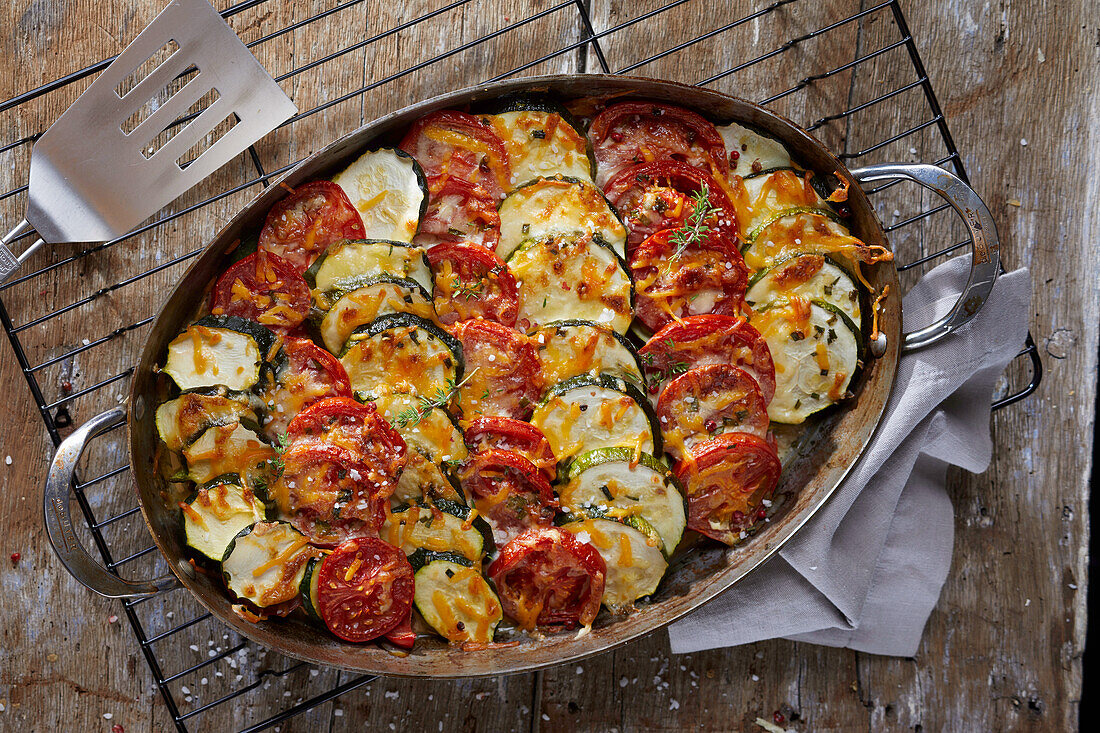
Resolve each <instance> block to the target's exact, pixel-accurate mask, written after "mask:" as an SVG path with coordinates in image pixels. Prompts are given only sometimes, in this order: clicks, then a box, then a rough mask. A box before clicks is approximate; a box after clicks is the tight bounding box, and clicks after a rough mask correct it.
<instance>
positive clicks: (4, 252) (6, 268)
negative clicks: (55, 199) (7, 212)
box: [0, 219, 45, 284]
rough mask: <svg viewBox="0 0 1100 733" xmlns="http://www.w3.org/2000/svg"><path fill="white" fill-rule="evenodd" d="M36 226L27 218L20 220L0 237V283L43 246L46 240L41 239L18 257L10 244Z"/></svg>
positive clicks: (6, 279) (5, 280)
mask: <svg viewBox="0 0 1100 733" xmlns="http://www.w3.org/2000/svg"><path fill="white" fill-rule="evenodd" d="M33 230H34V228H33V227H32V226H31V225H30V224H28V223H27V220H26V219H24V220H23V221H21V222H19V223H18V224H16V225H15V228H14V229H12V230H11V231H10V232H8V233H7V234H6V235H4V238H3V239H0V284H3V283H6V282H7V281H8V278H10V277H11V276H12V275H14V274H15V273H16V272H17V271H18V270H19V268H20V266H22V264H23V263H24V262H25V261H26V260H27V258H28V257H30V256H31V255H32V254H33V253H34V252H35V250H37V249H38V248H39V247H41V246H42V245H43V244H45V242H43V241H42V240H41V239H39V240H38V241H37V242H35V243H34V244H32V245H31V246H30V247H28V248H27V251H25V252H24V253H23V254H21V255H19V256H18V257H16V256H15V255H14V254H13V253H12V251H11V250H10V249H8V244H10V243H11V242H13V241H14V240H16V239H18V238H19V237H22V236H24V235H25V234H28V233H29V232H31V231H33Z"/></svg>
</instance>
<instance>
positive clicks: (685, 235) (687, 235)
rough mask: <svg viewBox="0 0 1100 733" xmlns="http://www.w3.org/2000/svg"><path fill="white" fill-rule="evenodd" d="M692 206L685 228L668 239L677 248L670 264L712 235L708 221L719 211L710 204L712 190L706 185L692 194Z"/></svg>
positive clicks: (670, 259) (682, 227) (681, 228)
mask: <svg viewBox="0 0 1100 733" xmlns="http://www.w3.org/2000/svg"><path fill="white" fill-rule="evenodd" d="M691 205H692V208H691V213H690V214H688V218H687V219H686V220H685V221H684V224H683V226H681V227H680V228H679V229H677V230H676V231H675V232H673V233H672V235H671V236H670V237H669V238H668V241H669V243H670V244H672V245H674V246H675V247H676V251H675V252H673V253H672V256H671V257H669V262H670V263H671V262H674V261H676V260H678V259H680V257H681V256H682V255H683V254H684V252H685V251H686V250H687V248H688V247H690V246H691V245H693V244H696V243H697V242H701V241H703V238H704V237H705V236H706V235H707V234H709V233H710V224H708V223H707V221H708V220H709V219H710V218H711V217H712V216H713V215H714V214H715V213H716V212H717V211H718V207H717V206H713V205H711V203H710V188H709V187H707V186H706V185H704V186H703V187H702V188H700V189H699V190H698V191H696V192H695V193H694V194H692V196H691Z"/></svg>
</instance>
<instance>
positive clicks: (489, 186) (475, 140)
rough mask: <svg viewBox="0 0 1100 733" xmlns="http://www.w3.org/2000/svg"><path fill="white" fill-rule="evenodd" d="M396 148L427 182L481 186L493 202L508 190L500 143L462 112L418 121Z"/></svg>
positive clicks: (505, 156) (505, 160) (508, 172)
mask: <svg viewBox="0 0 1100 733" xmlns="http://www.w3.org/2000/svg"><path fill="white" fill-rule="evenodd" d="M398 147H400V148H401V149H402V150H404V151H405V152H406V153H408V154H409V155H411V156H412V157H414V158H416V162H417V163H420V167H421V168H423V169H424V175H426V176H427V177H429V178H432V177H435V176H453V177H455V178H461V179H463V180H466V181H469V182H470V183H474V184H477V185H479V186H481V187H482V188H484V189H485V190H486V191H488V192H489V194H490V195H491V196H492V197H493V198H494V199H495V200H497V201H499V200H500V199H502V198H504V192H505V191H507V190H509V189H510V188H511V186H512V183H511V178H512V173H511V170H510V169H509V166H508V154H507V152H506V151H505V148H504V141H502V140H501V139H500V137H499V136H498V135H497V134H496V133H495V132H493V130H492V129H491V128H490V127H489V126H488V125H487V124H484V123H483V122H482V121H481V120H479V119H478V118H477V117H474V116H473V115H469V114H466V113H465V112H459V111H457V110H453V109H445V110H440V111H438V112H432V113H431V114H429V115H427V116H425V117H421V118H420V119H419V120H417V121H416V122H414V123H413V124H412V127H410V128H409V131H408V132H407V133H406V134H405V137H404V139H402V140H401V144H400V145H399V146H398Z"/></svg>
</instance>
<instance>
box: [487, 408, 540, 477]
mask: <svg viewBox="0 0 1100 733" xmlns="http://www.w3.org/2000/svg"><path fill="white" fill-rule="evenodd" d="M466 444H467V445H468V446H470V450H472V451H473V452H475V453H476V452H478V451H484V450H491V449H497V450H506V451H512V452H513V453H519V454H520V455H521V456H523V457H524V458H526V459H527V460H529V461H531V463H533V464H535V466H537V467H538V469H539V470H540V471H542V473H543V475H544V476H546V479H547V480H548V481H553V480H554V479H555V478H557V473H558V472H557V465H558V461H557V459H556V458H555V457H554V450H553V449H552V448H551V447H550V441H548V440H547V439H546V436H545V435H543V434H542V431H541V430H539V429H538V428H536V427H535V426H534V425H532V424H531V423H529V422H524V421H523V420H515V419H513V418H510V417H499V416H498V417H479V418H477V419H476V420H472V421H471V422H470V425H469V426H468V427H467V428H466Z"/></svg>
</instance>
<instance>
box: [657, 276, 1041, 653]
mask: <svg viewBox="0 0 1100 733" xmlns="http://www.w3.org/2000/svg"><path fill="white" fill-rule="evenodd" d="M969 270H970V258H969V257H959V258H955V259H952V260H949V261H948V262H945V263H944V264H942V265H940V266H939V267H936V268H935V269H934V270H932V271H931V272H929V273H928V274H927V275H925V277H924V278H922V279H921V280H920V282H919V283H917V285H916V286H915V287H914V288H913V289H912V290H911V291H910V292H909V294H908V295H906V296H905V298H904V301H903V313H904V322H905V330H907V331H912V330H915V329H916V328H920V327H922V326H924V325H927V324H929V323H931V322H932V321H934V320H935V319H936V318H938V317H940V316H941V315H942V314H944V313H947V312H948V311H949V310H950V309H951V307H952V306H953V305H954V303H955V301H956V300H957V299H958V297H959V293H960V292H961V291H962V288H963V286H964V285H965V283H966V279H967V275H968V273H969ZM1030 296H1031V280H1030V277H1029V274H1028V272H1027V270H1024V269H1021V270H1016V271H1015V272H1011V273H1008V274H1006V275H1002V276H1001V277H1000V278H998V280H997V283H996V285H995V286H994V288H993V291H992V293H991V294H990V296H989V300H988V301H987V302H986V304H985V307H984V308H983V309H982V310H981V311H980V312H979V313H978V315H977V316H975V318H974V319H973V320H972V321H970V323H968V324H966V325H965V326H963V327H962V328H961V329H959V330H958V331H957V332H955V333H954V334H952V335H950V336H948V337H947V338H945V339H943V340H942V341H940V342H939V343H937V344H935V345H933V346H929V347H927V348H924V349H921V350H919V351H916V352H913V353H910V354H905V355H904V356H902V358H901V363H900V364H899V366H898V375H897V384H896V385H895V387H894V392H893V394H892V396H891V398H890V402H889V403H888V405H887V408H886V412H885V414H884V415H883V418H882V423H881V425H880V426H879V429H878V432H877V433H876V434H875V436H874V438H873V439H872V441H871V443H870V445H869V446H868V448H867V450H866V452H865V453H864V455H863V456H862V458H861V459H860V460H859V462H858V463H857V464H856V466H855V467H854V469H853V470H852V473H851V474H850V475H849V476H848V478H847V479H846V480H845V481H844V483H842V484H841V485H840V487H839V488H838V489H837V490H836V493H835V494H834V495H833V496H832V497H831V498H830V499H829V501H828V502H826V504H825V506H824V507H822V508H821V510H820V511H818V513H817V514H816V515H815V516H814V517H813V518H812V519H811V520H810V522H809V523H807V525H806V526H805V527H803V528H802V529H801V530H800V531H799V533H798V534H796V535H795V536H794V537H793V538H792V539H791V540H790V541H789V542H788V543H787V544H786V545H785V546H784V547H783V549H782V550H780V552H779V553H778V555H777V556H775V557H773V558H772V559H771V560H769V561H768V562H767V563H765V564H764V565H763V566H761V567H760V568H758V569H757V570H755V571H754V572H752V573H751V574H749V576H747V577H746V578H745V579H744V580H743V581H741V582H740V583H738V584H737V585H735V586H734V587H732V588H730V589H729V590H728V591H726V592H725V593H723V594H722V595H721V596H719V597H718V598H716V599H714V600H713V601H711V602H710V603H709V604H707V605H706V606H704V607H703V608H701V609H699V610H698V611H696V612H695V613H693V614H691V615H690V616H688V617H687V618H685V619H683V620H681V621H679V622H677V623H675V624H673V625H672V626H671V627H669V637H670V640H671V642H672V651H673V652H674V653H678V654H680V653H687V652H694V651H700V650H702V649H714V648H717V647H727V646H736V645H738V644H747V643H750V642H754V641H760V640H762V639H771V638H775V637H783V638H786V639H792V640H795V641H808V642H813V643H815V644H825V645H827V646H838V647H849V648H852V649H856V650H858V651H863V652H869V653H871V654H887V655H893V656H913V655H914V654H915V653H916V651H917V646H918V644H919V643H920V637H921V633H922V631H923V630H924V624H925V622H926V621H927V620H928V615H929V614H930V613H931V612H932V608H933V606H935V605H936V601H937V599H938V598H939V595H940V589H941V588H942V587H943V583H944V580H945V579H946V578H947V571H948V568H949V566H950V565H951V549H952V545H953V543H954V520H953V511H952V508H951V501H950V499H949V498H948V496H947V493H946V491H945V489H944V484H945V479H946V472H947V466H948V464H951V465H955V466H959V467H961V468H964V469H966V470H968V471H973V472H975V473H977V472H981V471H984V470H985V469H986V468H987V467H988V465H989V461H990V458H991V456H992V441H991V440H990V435H989V414H990V403H991V399H992V393H993V387H994V384H995V382H996V381H997V379H998V377H999V376H1000V375H1001V372H1003V371H1004V369H1005V367H1006V366H1007V365H1008V363H1009V362H1010V361H1012V359H1013V357H1014V356H1015V355H1016V354H1017V353H1018V352H1019V350H1020V348H1021V347H1022V345H1023V343H1024V338H1025V336H1026V333H1027V320H1028V312H1029V302H1030Z"/></svg>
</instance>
